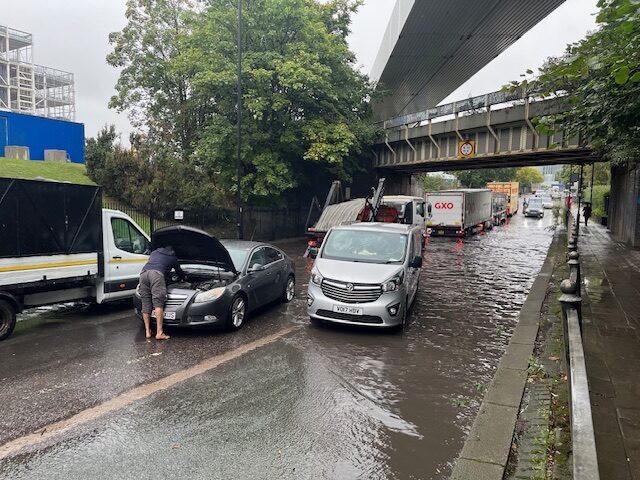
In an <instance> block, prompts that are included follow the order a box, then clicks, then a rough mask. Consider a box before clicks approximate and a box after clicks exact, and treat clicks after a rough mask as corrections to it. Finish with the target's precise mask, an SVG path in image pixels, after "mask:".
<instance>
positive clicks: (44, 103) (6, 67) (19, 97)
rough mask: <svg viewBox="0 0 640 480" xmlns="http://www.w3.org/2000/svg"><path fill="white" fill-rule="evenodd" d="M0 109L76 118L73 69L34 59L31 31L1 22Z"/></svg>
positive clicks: (72, 119)
mask: <svg viewBox="0 0 640 480" xmlns="http://www.w3.org/2000/svg"><path fill="white" fill-rule="evenodd" d="M0 109H1V110H10V111H12V112H18V113H27V114H31V115H39V116H42V117H47V118H56V119H61V120H70V121H74V120H75V113H76V112H75V110H76V109H75V82H74V78H73V73H69V72H64V71H61V70H56V69H54V68H50V67H44V66H42V65H37V64H35V63H33V35H31V34H30V33H27V32H22V31H20V30H15V29H13V28H9V27H5V26H0Z"/></svg>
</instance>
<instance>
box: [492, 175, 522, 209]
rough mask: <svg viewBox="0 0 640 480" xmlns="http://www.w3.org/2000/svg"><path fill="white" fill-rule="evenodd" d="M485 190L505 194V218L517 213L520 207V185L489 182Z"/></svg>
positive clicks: (516, 183)
mask: <svg viewBox="0 0 640 480" xmlns="http://www.w3.org/2000/svg"><path fill="white" fill-rule="evenodd" d="M487 188H488V189H489V190H491V191H492V192H499V193H506V194H507V216H509V217H511V216H512V215H515V214H516V213H517V212H518V207H519V205H520V183H518V182H489V183H487Z"/></svg>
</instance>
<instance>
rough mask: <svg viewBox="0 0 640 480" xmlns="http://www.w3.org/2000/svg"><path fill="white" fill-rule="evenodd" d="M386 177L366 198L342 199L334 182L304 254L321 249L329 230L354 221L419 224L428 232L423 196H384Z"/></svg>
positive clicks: (309, 232)
mask: <svg viewBox="0 0 640 480" xmlns="http://www.w3.org/2000/svg"><path fill="white" fill-rule="evenodd" d="M384 184H385V179H384V178H381V179H380V180H379V182H378V186H377V188H372V189H371V190H372V192H371V195H370V196H369V197H367V198H355V199H351V200H344V201H341V200H342V198H344V197H343V195H342V194H341V185H340V182H339V181H335V182H333V184H332V186H331V189H330V190H329V194H328V196H327V200H326V202H325V205H324V208H323V209H322V212H321V213H320V218H319V219H318V221H317V222H316V223H315V225H313V226H312V227H309V228H308V229H307V234H308V235H310V236H311V237H312V238H311V240H309V241H308V243H307V250H306V252H305V254H304V257H305V258H306V257H309V256H311V257H314V256H315V255H316V254H317V252H318V251H319V249H320V246H321V245H322V242H323V240H324V237H325V235H326V234H327V232H328V231H329V230H330V229H331V228H332V227H335V226H337V225H347V224H350V223H355V222H381V223H401V224H406V225H416V226H418V227H420V228H421V229H422V231H423V232H424V231H425V225H426V219H425V214H426V212H425V201H424V198H422V197H417V196H409V195H384Z"/></svg>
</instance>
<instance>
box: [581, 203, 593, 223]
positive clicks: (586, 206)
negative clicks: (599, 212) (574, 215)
mask: <svg viewBox="0 0 640 480" xmlns="http://www.w3.org/2000/svg"><path fill="white" fill-rule="evenodd" d="M582 214H583V215H584V226H585V227H586V226H587V223H588V222H589V217H590V216H591V204H590V203H585V204H584V207H583V208H582Z"/></svg>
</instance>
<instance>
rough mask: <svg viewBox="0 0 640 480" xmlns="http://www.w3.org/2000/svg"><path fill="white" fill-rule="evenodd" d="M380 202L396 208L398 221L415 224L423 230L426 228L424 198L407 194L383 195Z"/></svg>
mask: <svg viewBox="0 0 640 480" xmlns="http://www.w3.org/2000/svg"><path fill="white" fill-rule="evenodd" d="M382 204H383V205H388V206H392V207H394V208H395V209H396V210H398V213H399V219H400V223H403V224H405V225H415V226H416V227H420V228H421V229H422V231H423V232H424V230H425V228H426V211H425V200H424V198H422V197H413V196H409V195H385V196H384V197H382Z"/></svg>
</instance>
